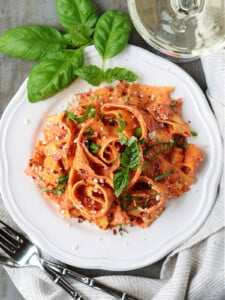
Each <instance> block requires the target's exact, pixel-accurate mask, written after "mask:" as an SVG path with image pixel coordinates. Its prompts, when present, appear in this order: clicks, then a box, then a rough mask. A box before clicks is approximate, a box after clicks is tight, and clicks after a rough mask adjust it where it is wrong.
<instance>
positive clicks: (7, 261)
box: [0, 255, 19, 268]
mask: <svg viewBox="0 0 225 300" xmlns="http://www.w3.org/2000/svg"><path fill="white" fill-rule="evenodd" d="M0 265H3V266H6V267H12V268H18V267H19V265H18V264H17V263H16V262H14V261H13V260H12V259H11V258H9V257H7V256H4V255H0Z"/></svg>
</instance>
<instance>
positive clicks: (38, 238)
mask: <svg viewBox="0 0 225 300" xmlns="http://www.w3.org/2000/svg"><path fill="white" fill-rule="evenodd" d="M127 48H134V49H135V48H136V49H135V51H136V50H137V51H142V52H143V55H145V56H146V55H148V56H149V58H150V59H151V57H152V58H153V59H154V60H158V61H161V62H162V63H164V64H167V65H168V66H169V67H170V66H171V68H173V69H175V71H176V69H177V70H179V72H182V73H183V74H184V76H185V78H186V80H187V81H189V83H190V84H192V85H193V86H194V88H195V90H196V89H197V91H198V93H199V95H201V98H202V100H203V101H204V102H205V107H207V116H206V117H207V118H209V120H210V122H212V124H213V126H212V128H213V130H214V129H215V128H216V133H213V132H212V131H213V130H211V128H210V127H208V129H209V130H210V133H211V134H214V139H216V140H217V142H218V144H217V146H218V147H217V151H218V153H217V154H218V156H217V158H218V159H217V166H215V169H216V170H217V176H215V177H214V185H213V187H212V188H211V190H210V192H211V193H210V194H211V197H212V198H214V200H211V201H208V202H209V203H208V202H207V209H205V210H204V214H203V216H202V214H201V218H200V221H199V220H198V223H197V225H195V227H194V228H193V226H192V230H190V229H189V230H186V232H185V237H184V238H180V239H178V240H177V238H176V242H174V243H173V246H170V247H167V248H166V250H164V251H161V252H160V255H154V256H152V258H151V259H145V260H144V261H143V263H142V264H140V262H139V261H138V264H137V263H136V264H135V262H134V263H133V264H132V265H131V266H126V267H125V266H122V267H118V265H116V267H115V261H114V260H111V261H109V260H104V259H103V258H102V260H101V259H99V260H100V261H101V262H100V263H99V265H97V264H93V265H90V264H88V265H87V264H84V263H83V264H79V267H81V268H88V269H102V270H103V269H104V270H109V271H127V270H134V269H139V268H142V267H144V266H147V265H150V264H152V263H154V262H156V261H158V260H160V259H161V258H163V257H165V256H166V255H167V254H168V253H170V252H171V251H172V250H173V249H175V248H177V247H178V246H180V245H181V244H182V243H183V242H184V241H185V240H187V239H189V238H190V237H191V236H193V235H194V234H195V233H196V232H197V231H198V230H199V228H200V227H201V226H202V224H203V222H204V221H205V220H206V218H207V216H208V215H209V213H210V211H211V208H212V206H213V204H214V203H215V198H216V197H215V196H216V192H217V187H218V184H219V179H220V176H221V172H222V163H219V162H222V161H223V159H222V141H221V136H220V133H219V128H218V124H217V122H216V118H215V115H214V114H213V112H212V111H211V109H210V107H209V103H208V101H207V99H206V97H205V95H204V94H203V92H202V90H201V88H200V87H199V86H198V84H197V83H196V82H195V80H194V79H193V78H192V77H191V76H190V75H189V74H188V73H187V72H186V71H184V70H183V69H182V68H181V67H179V66H177V65H176V64H174V63H173V62H171V61H168V60H166V59H165V58H162V57H160V56H157V55H155V54H153V53H151V52H149V51H148V50H146V49H143V48H141V47H138V46H134V45H128V46H127ZM93 49H94V46H90V47H88V48H86V49H85V50H86V51H87V52H90V53H91V52H92V51H93ZM26 84H27V79H25V81H24V82H23V84H22V85H21V86H20V88H19V90H18V91H17V93H16V94H15V95H14V97H13V98H12V99H11V100H10V102H9V103H8V105H7V107H6V108H5V110H4V112H3V114H2V117H1V120H0V164H1V165H2V168H1V169H0V182H1V184H0V192H1V195H2V200H3V202H4V204H5V206H6V208H7V210H8V212H9V214H10V215H11V216H12V217H13V219H14V221H15V222H16V223H17V224H18V225H19V227H20V228H21V229H22V230H23V231H24V232H25V233H27V234H28V235H29V237H30V239H31V240H32V241H35V242H36V244H37V245H38V246H39V247H40V248H41V249H43V250H44V251H45V252H46V253H49V248H48V247H49V246H50V245H48V244H49V243H48V241H46V237H45V236H44V235H40V231H38V230H37V228H33V227H34V225H33V224H30V223H29V222H28V221H27V220H25V218H24V220H23V216H19V215H18V211H17V214H16V211H15V209H13V207H12V204H11V203H10V201H8V200H7V197H8V195H7V192H8V189H7V187H5V188H4V187H3V185H4V184H3V183H5V179H4V174H3V173H4V171H3V170H4V166H5V162H4V153H2V149H3V144H4V143H2V141H3V136H4V131H6V129H4V126H3V124H4V125H5V124H7V122H8V123H10V120H9V119H8V120H7V117H8V116H9V115H10V112H11V110H12V109H13V107H14V104H15V103H14V102H15V101H17V100H16V99H18V98H19V97H20V96H21V95H23V94H25V95H26ZM67 88H68V87H67ZM21 101H24V100H21ZM26 101H27V100H26ZM18 105H19V103H18ZM5 128H7V126H5ZM21 217H22V219H21ZM27 222H28V224H30V226H28V227H27V226H26V223H27ZM187 232H188V234H187ZM45 246H46V247H45ZM52 247H54V249H55V250H57V249H56V246H54V245H51V246H50V248H52ZM46 249H48V250H46ZM60 252H61V251H57V255H55V253H54V257H55V258H56V259H58V260H61V261H63V262H66V263H68V264H71V265H74V263H73V262H72V261H71V260H70V259H67V258H66V257H64V258H62V257H61V256H60ZM80 261H81V259H80ZM88 263H90V261H88ZM125 264H126V263H125ZM129 264H131V262H130V261H129ZM76 266H78V265H76Z"/></svg>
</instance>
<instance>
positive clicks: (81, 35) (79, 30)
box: [69, 24, 93, 47]
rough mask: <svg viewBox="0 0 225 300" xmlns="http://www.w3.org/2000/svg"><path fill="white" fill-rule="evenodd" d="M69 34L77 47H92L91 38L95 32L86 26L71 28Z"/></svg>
mask: <svg viewBox="0 0 225 300" xmlns="http://www.w3.org/2000/svg"><path fill="white" fill-rule="evenodd" d="M69 32H70V36H71V41H72V44H73V45H74V46H76V47H81V46H84V45H90V44H91V43H92V40H91V38H90V36H91V35H92V34H93V30H90V29H89V28H88V27H87V26H86V25H84V24H77V25H74V26H71V27H70V29H69Z"/></svg>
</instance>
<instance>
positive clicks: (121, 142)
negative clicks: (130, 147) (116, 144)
mask: <svg viewBox="0 0 225 300" xmlns="http://www.w3.org/2000/svg"><path fill="white" fill-rule="evenodd" d="M117 135H118V136H119V139H120V144H121V145H122V146H123V145H126V143H127V142H128V138H127V137H126V136H125V135H124V134H122V133H117Z"/></svg>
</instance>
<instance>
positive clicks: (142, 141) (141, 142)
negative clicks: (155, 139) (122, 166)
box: [139, 138, 147, 145]
mask: <svg viewBox="0 0 225 300" xmlns="http://www.w3.org/2000/svg"><path fill="white" fill-rule="evenodd" d="M139 142H140V144H141V145H143V144H145V143H147V141H146V140H145V139H144V138H143V139H141V140H140V141H139Z"/></svg>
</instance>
